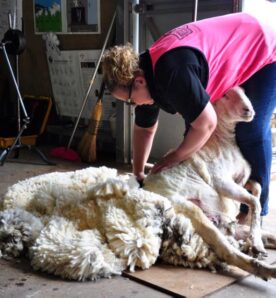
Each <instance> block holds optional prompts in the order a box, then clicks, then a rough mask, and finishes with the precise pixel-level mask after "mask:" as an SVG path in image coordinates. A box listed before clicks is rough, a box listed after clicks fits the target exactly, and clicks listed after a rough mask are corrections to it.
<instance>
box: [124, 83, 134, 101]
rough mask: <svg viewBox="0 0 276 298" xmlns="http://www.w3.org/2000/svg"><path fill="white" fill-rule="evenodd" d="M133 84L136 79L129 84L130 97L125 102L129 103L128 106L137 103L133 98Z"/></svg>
mask: <svg viewBox="0 0 276 298" xmlns="http://www.w3.org/2000/svg"><path fill="white" fill-rule="evenodd" d="M133 84H134V80H133V81H132V82H131V83H130V84H129V86H128V98H127V100H126V101H125V104H127V105H128V106H135V105H136V104H135V102H134V100H133V99H131V94H132V88H133Z"/></svg>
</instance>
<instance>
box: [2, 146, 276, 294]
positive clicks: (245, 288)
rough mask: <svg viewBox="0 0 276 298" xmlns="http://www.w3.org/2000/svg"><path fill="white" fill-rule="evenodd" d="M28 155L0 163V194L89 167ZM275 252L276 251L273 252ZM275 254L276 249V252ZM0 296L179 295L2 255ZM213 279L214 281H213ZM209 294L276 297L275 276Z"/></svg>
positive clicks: (274, 221)
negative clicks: (82, 277) (56, 271)
mask: <svg viewBox="0 0 276 298" xmlns="http://www.w3.org/2000/svg"><path fill="white" fill-rule="evenodd" d="M24 159H26V160H27V161H28V163H21V162H10V161H7V162H5V163H4V165H3V166H1V167H0V197H1V195H2V194H3V193H4V192H5V190H6V188H7V186H9V185H11V184H13V183H15V182H17V181H18V180H21V179H25V178H28V177H32V176H34V175H38V174H43V173H48V172H53V171H69V170H76V169H80V168H83V167H87V166H88V165H87V164H82V163H72V162H68V161H64V160H62V159H55V160H53V159H51V160H53V161H55V162H57V165H56V166H49V165H45V164H31V163H30V162H35V163H36V162H41V159H40V158H38V157H37V156H36V155H35V154H34V152H32V151H24V150H22V152H21V153H20V158H19V160H18V161H22V160H24ZM100 165H107V166H109V167H114V164H112V163H110V162H107V161H105V162H101V163H97V164H93V166H100ZM116 167H117V168H119V169H121V170H123V171H130V170H131V169H130V167H129V166H125V165H118V164H116ZM275 193H276V182H272V184H271V194H272V195H273V194H275ZM272 195H271V204H270V206H271V207H270V208H271V211H270V214H269V216H267V217H266V218H265V220H264V228H266V229H268V230H270V231H273V232H275V233H276V216H275V215H276V200H273V198H272ZM273 254H274V253H273ZM275 256H276V252H275ZM0 266H1V269H0V297H3V298H4V297H5V298H8V297H37V298H38V297H39V298H42V297H47V298H48V297H53V298H55V297H58V298H62V297H67V298H69V297H70V298H71V297H74V298H75V297H118V298H123V297H137V298H139V297H141V298H145V297H150V298H155V297H160V298H161V297H176V296H172V295H168V294H165V293H162V292H160V291H158V290H155V289H152V288H150V287H148V286H145V285H142V284H139V283H137V282H135V281H132V280H129V279H127V278H125V277H122V276H120V277H114V278H112V279H102V280H99V281H97V282H72V281H71V282H70V281H64V280H61V279H59V278H56V277H54V276H52V275H48V274H44V273H40V272H33V270H32V268H31V267H30V265H29V264H28V262H27V261H24V260H11V261H6V260H3V259H0ZM210 282H211V281H210ZM208 297H224V298H228V297H229V298H230V297H231V298H232V297H235V298H238V297H243V298H246V297H250V298H253V297H276V279H275V280H270V281H268V282H265V281H263V280H261V279H258V278H255V277H254V276H248V277H246V278H244V279H242V280H240V281H237V282H236V283H234V284H232V285H230V286H229V287H225V288H223V289H221V290H219V291H217V292H216V293H212V294H210V295H208Z"/></svg>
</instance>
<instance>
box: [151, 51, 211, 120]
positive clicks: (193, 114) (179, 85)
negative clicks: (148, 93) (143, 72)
mask: <svg viewBox="0 0 276 298" xmlns="http://www.w3.org/2000/svg"><path fill="white" fill-rule="evenodd" d="M155 74H156V82H158V88H159V89H160V92H161V93H162V94H163V98H165V100H166V101H167V102H168V103H169V104H171V105H172V107H173V108H174V109H175V110H176V112H178V113H180V114H181V115H182V116H183V117H184V119H185V122H187V123H191V122H193V121H194V120H195V119H196V118H197V117H198V116H199V115H200V113H201V112H202V110H203V109H204V108H205V106H206V105H207V103H208V101H209V98H210V97H209V95H208V94H207V92H206V90H205V87H206V85H207V81H208V65H207V64H206V62H205V58H204V57H203V56H202V54H199V53H197V52H196V51H194V50H191V49H187V48H176V49H173V50H171V51H169V52H167V53H166V54H165V55H163V56H162V57H161V58H160V59H159V61H158V62H157V64H156V68H155Z"/></svg>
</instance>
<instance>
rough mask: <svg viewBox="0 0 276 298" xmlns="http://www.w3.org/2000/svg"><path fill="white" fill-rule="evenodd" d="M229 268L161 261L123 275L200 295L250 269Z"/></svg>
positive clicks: (271, 256)
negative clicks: (209, 268) (215, 269)
mask: <svg viewBox="0 0 276 298" xmlns="http://www.w3.org/2000/svg"><path fill="white" fill-rule="evenodd" d="M265 261H267V262H268V263H273V262H275V261H276V252H275V251H274V252H273V251H270V250H269V257H268V258H267V259H266V260H265ZM229 269H230V270H229V272H220V273H212V272H210V271H207V270H199V269H186V268H183V267H175V266H171V265H166V264H162V263H160V264H156V265H154V266H152V267H151V268H150V269H148V270H138V271H136V272H134V273H130V272H124V276H126V277H128V278H130V279H132V280H135V281H137V282H141V283H143V284H145V285H148V286H151V287H153V288H156V289H158V290H160V291H162V292H165V293H168V294H171V295H173V296H174V297H196V298H198V297H204V296H206V295H208V294H211V293H213V292H215V291H217V290H219V289H221V288H223V287H226V286H229V285H230V284H232V283H234V282H236V281H238V280H240V279H242V278H244V277H246V276H247V275H248V273H247V272H245V271H243V270H241V269H239V268H236V267H233V266H229Z"/></svg>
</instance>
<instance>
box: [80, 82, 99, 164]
mask: <svg viewBox="0 0 276 298" xmlns="http://www.w3.org/2000/svg"><path fill="white" fill-rule="evenodd" d="M104 88H105V84H104V82H103V81H102V83H101V87H100V92H99V94H98V99H97V102H96V104H95V106H94V108H93V109H92V112H91V117H90V120H89V123H88V127H87V130H86V131H85V133H84V135H83V137H82V139H81V141H80V143H79V145H78V153H79V155H80V157H81V160H82V161H85V162H94V161H96V159H97V152H96V151H97V150H96V149H97V133H98V129H99V124H100V120H101V116H102V109H103V104H102V98H103V94H104Z"/></svg>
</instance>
